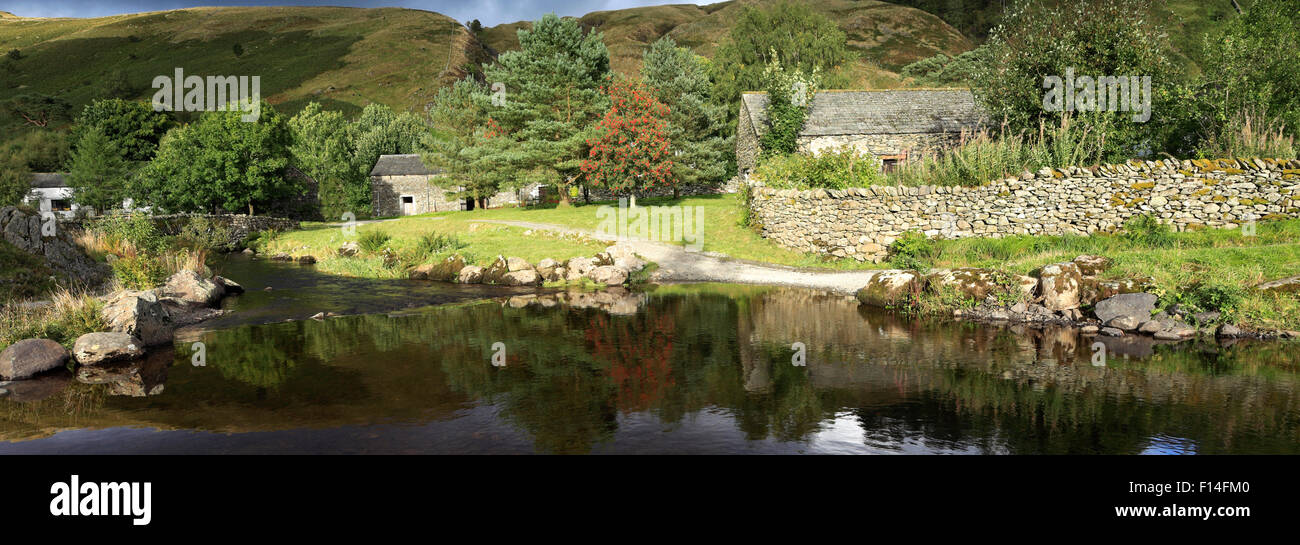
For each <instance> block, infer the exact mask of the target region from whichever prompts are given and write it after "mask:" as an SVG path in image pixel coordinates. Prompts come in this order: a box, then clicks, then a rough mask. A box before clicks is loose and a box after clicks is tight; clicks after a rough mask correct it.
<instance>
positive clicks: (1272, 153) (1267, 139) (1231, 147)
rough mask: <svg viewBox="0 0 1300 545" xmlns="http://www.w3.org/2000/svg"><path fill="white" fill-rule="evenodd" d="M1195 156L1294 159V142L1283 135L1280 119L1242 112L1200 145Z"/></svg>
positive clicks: (1284, 131) (1283, 124) (1257, 113)
mask: <svg viewBox="0 0 1300 545" xmlns="http://www.w3.org/2000/svg"><path fill="white" fill-rule="evenodd" d="M1196 152H1197V155H1200V156H1201V157H1202V158H1206V159H1218V158H1223V157H1269V158H1273V159H1294V158H1295V157H1296V147H1295V138H1294V137H1291V136H1287V135H1286V126H1285V123H1283V122H1282V120H1281V119H1276V118H1271V119H1270V118H1268V117H1266V116H1265V115H1264V114H1262V113H1259V112H1254V111H1246V112H1241V113H1238V114H1237V115H1235V116H1233V117H1232V119H1230V120H1229V121H1228V123H1226V124H1224V125H1223V127H1221V128H1220V130H1219V131H1218V133H1217V134H1212V135H1210V136H1208V137H1206V138H1205V140H1204V141H1202V142H1201V145H1200V146H1199V147H1198V148H1197V150H1196Z"/></svg>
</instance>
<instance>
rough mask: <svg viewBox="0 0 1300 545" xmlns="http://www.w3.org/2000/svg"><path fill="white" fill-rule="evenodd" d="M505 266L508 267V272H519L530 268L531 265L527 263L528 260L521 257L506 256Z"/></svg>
mask: <svg viewBox="0 0 1300 545" xmlns="http://www.w3.org/2000/svg"><path fill="white" fill-rule="evenodd" d="M506 268H507V269H509V271H508V272H519V271H528V270H532V269H533V266H532V265H531V264H529V263H528V260H526V259H524V258H522V257H507V258H506Z"/></svg>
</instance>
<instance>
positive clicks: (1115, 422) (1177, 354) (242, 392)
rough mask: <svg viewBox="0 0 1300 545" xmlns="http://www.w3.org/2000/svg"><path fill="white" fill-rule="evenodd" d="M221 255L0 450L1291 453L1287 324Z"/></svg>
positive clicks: (4, 418) (1296, 410)
mask: <svg viewBox="0 0 1300 545" xmlns="http://www.w3.org/2000/svg"><path fill="white" fill-rule="evenodd" d="M221 273H222V274H224V275H226V276H228V277H230V278H232V279H234V280H236V281H238V282H241V283H242V284H244V286H245V287H246V288H247V290H248V291H247V293H245V294H244V295H242V296H239V297H232V298H228V299H227V300H226V301H225V303H223V304H224V305H225V307H226V308H229V309H231V310H234V311H235V312H234V313H232V314H230V315H228V316H225V317H222V318H219V319H217V320H215V321H211V322H207V323H204V324H201V325H200V326H199V327H197V328H192V329H188V330H183V331H182V332H181V333H180V334H179V335H178V337H177V340H176V342H175V344H174V346H173V347H171V348H170V349H166V350H162V351H156V352H155V353H153V354H152V355H151V356H150V357H149V358H148V359H147V360H144V361H143V362H138V363H136V364H133V365H129V366H119V367H117V368H113V369H109V370H102V371H96V372H94V373H82V374H81V375H80V376H76V377H74V376H73V375H72V374H71V373H70V374H68V375H67V376H62V377H51V378H47V379H45V382H44V383H43V384H45V385H46V386H43V388H44V389H43V390H42V389H37V394H39V395H37V394H28V395H26V396H10V397H9V398H6V399H0V453H103V454H130V453H600V454H604V453H872V454H913V453H951V454H1037V453H1096V454H1144V453H1154V454H1218V453H1297V452H1300V404H1298V403H1297V401H1298V400H1300V381H1298V380H1297V378H1298V376H1297V373H1298V372H1300V369H1298V368H1300V363H1298V361H1297V358H1296V357H1295V356H1294V350H1295V348H1294V346H1295V345H1294V344H1290V345H1288V344H1280V343H1271V344H1270V343H1259V342H1243V343H1238V344H1235V345H1232V346H1221V345H1218V344H1216V343H1212V342H1211V343H1206V342H1189V343H1181V344H1177V345H1166V344H1156V345H1153V344H1150V343H1145V342H1132V341H1122V340H1115V339H1105V342H1106V343H1108V344H1107V345H1106V346H1105V354H1106V357H1105V358H1104V360H1103V359H1100V358H1098V357H1095V352H1096V351H1095V349H1094V347H1093V344H1092V343H1094V342H1096V341H1098V340H1101V339H1093V338H1085V337H1081V336H1079V335H1078V334H1077V333H1076V332H1075V331H1073V330H1069V329H1033V328H1028V327H1018V326H993V325H981V324H972V323H960V322H952V321H946V320H936V319H933V318H914V317H908V316H900V315H896V314H891V313H887V312H882V311H878V310H873V309H868V308H865V307H861V306H860V305H858V304H857V302H856V301H854V300H852V299H851V298H847V297H843V296H838V295H830V294H825V293H819V292H813V291H808V290H800V289H792V288H765V287H755V286H736V285H720V284H700V285H669V286H657V287H650V288H647V289H645V290H625V289H613V290H608V291H603V292H580V291H561V290H531V289H519V288H497V287H491V286H457V285H451V284H438V283H428V282H415V281H400V280H394V281H377V280H360V279H347V278H339V277H332V276H326V275H322V274H319V273H317V272H315V270H314V269H313V268H311V267H302V266H298V265H294V264H286V263H274V262H269V261H260V260H248V259H246V258H241V257H234V258H231V259H230V261H229V262H227V263H226V264H225V266H224V267H223V270H222V271H221ZM267 287H270V288H271V289H270V290H267V289H265V288H267ZM317 312H328V313H333V314H335V315H337V316H331V317H329V318H325V319H323V320H314V319H309V318H308V317H309V316H312V315H314V314H316V313H317ZM196 343H197V344H196ZM199 348H201V352H202V354H201V355H202V357H201V358H196V357H195V356H196V352H197V351H198V350H197V349H199ZM200 364H201V365H200ZM15 398H17V399H15Z"/></svg>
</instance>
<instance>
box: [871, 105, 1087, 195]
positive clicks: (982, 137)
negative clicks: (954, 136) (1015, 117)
mask: <svg viewBox="0 0 1300 545" xmlns="http://www.w3.org/2000/svg"><path fill="white" fill-rule="evenodd" d="M1105 144H1106V137H1105V130H1103V129H1100V128H1098V127H1096V126H1094V125H1084V126H1082V127H1080V126H1079V125H1078V124H1076V123H1073V122H1072V121H1071V120H1070V118H1069V117H1068V116H1067V117H1064V118H1062V120H1061V124H1060V125H1058V126H1055V127H1048V126H1046V125H1039V128H1038V133H1037V134H1029V135H1026V134H1023V133H1020V134H1010V133H1007V132H1006V127H1005V126H1003V127H1002V128H1001V130H999V131H996V132H993V131H989V130H987V129H980V130H978V131H962V133H961V135H960V136H959V138H958V142H957V145H956V146H955V147H953V148H951V149H949V150H946V151H937V152H929V153H925V154H922V155H921V156H920V157H914V158H911V159H910V160H909V161H907V162H906V163H904V164H903V165H902V166H901V167H900V168H899V169H898V170H895V171H894V172H893V173H891V174H890V175H889V180H890V182H892V183H894V184H898V185H906V186H919V185H942V186H953V185H961V186H977V185H981V184H984V183H987V182H990V181H993V180H997V179H1000V178H1006V177H1008V176H1018V175H1019V174H1020V173H1021V172H1025V171H1029V172H1034V171H1036V170H1038V169H1041V168H1043V167H1065V166H1084V165H1092V164H1097V163H1100V162H1102V159H1103V154H1104V152H1103V150H1104V149H1105Z"/></svg>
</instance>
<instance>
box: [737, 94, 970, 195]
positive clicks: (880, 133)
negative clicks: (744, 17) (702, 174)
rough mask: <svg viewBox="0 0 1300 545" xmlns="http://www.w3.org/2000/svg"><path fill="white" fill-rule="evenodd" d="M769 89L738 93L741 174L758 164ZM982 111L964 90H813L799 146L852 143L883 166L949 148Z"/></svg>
mask: <svg viewBox="0 0 1300 545" xmlns="http://www.w3.org/2000/svg"><path fill="white" fill-rule="evenodd" d="M767 104H768V99H767V93H762V92H752V93H745V94H744V95H742V97H741V104H740V119H739V126H738V127H737V129H736V163H737V167H738V169H739V174H740V175H741V176H742V177H743V176H744V175H745V174H746V173H748V172H749V171H751V170H753V169H754V167H755V166H757V164H758V155H759V138H761V137H762V135H763V134H764V133H766V132H767ZM982 120H983V114H982V113H981V110H980V108H979V106H977V104H976V102H975V96H974V95H973V94H972V93H971V92H970V90H968V89H880V90H865V91H842V90H826V91H818V92H817V94H815V95H813V101H812V107H811V108H810V109H809V111H808V118H807V120H806V121H805V122H804V126H803V130H802V131H800V133H799V137H798V148H799V151H801V152H804V153H817V152H821V151H823V150H827V149H836V148H840V147H842V146H846V145H847V146H852V147H853V148H854V149H857V150H859V151H861V152H864V153H871V154H873V155H875V156H877V157H879V158H880V160H881V163H882V164H883V166H884V168H885V169H886V170H889V169H892V168H894V167H895V166H897V165H898V164H899V163H902V162H903V161H906V160H907V158H908V157H915V156H917V155H920V154H924V153H927V152H933V151H938V150H942V149H944V148H948V147H951V146H953V145H954V144H956V143H957V141H958V140H959V138H960V136H961V132H962V131H963V130H966V131H970V130H975V129H977V128H979V126H980V123H981V122H982Z"/></svg>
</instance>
